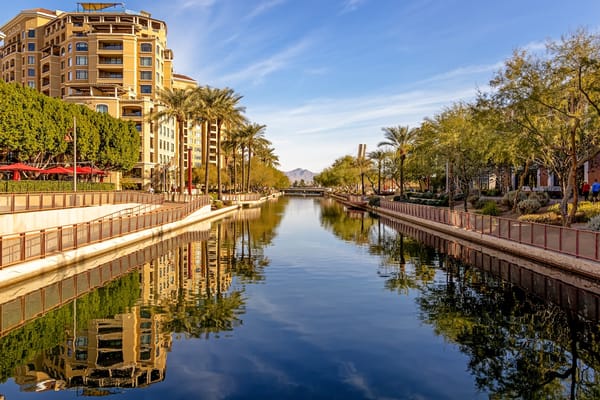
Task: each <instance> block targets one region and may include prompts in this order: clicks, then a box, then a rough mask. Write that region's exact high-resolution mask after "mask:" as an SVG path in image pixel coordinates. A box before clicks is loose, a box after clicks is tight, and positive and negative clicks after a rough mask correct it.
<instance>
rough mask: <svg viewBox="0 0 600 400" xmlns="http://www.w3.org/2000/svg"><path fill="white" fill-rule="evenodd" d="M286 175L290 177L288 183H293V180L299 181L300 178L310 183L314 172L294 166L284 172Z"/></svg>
mask: <svg viewBox="0 0 600 400" xmlns="http://www.w3.org/2000/svg"><path fill="white" fill-rule="evenodd" d="M284 174H286V175H287V177H288V178H289V179H290V183H291V184H292V185H293V184H294V182H298V183H300V181H301V180H304V183H306V184H312V181H313V178H314V177H315V175H317V174H315V173H314V172H311V171H309V170H307V169H302V168H296V169H293V170H291V171H287V172H284Z"/></svg>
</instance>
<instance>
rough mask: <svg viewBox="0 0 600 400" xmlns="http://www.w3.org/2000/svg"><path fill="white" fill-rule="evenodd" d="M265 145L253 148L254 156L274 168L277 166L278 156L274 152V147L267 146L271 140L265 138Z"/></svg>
mask: <svg viewBox="0 0 600 400" xmlns="http://www.w3.org/2000/svg"><path fill="white" fill-rule="evenodd" d="M265 144H266V146H261V147H258V148H256V149H254V157H256V158H258V159H259V160H260V161H261V162H262V163H263V164H265V165H266V166H269V167H273V168H276V167H278V166H279V156H278V155H277V154H275V149H274V148H272V147H269V146H270V144H271V142H270V141H269V140H267V139H265Z"/></svg>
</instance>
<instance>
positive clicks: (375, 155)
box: [367, 150, 386, 194]
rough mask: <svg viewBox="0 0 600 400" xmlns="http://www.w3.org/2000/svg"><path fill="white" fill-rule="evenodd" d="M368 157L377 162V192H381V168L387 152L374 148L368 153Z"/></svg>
mask: <svg viewBox="0 0 600 400" xmlns="http://www.w3.org/2000/svg"><path fill="white" fill-rule="evenodd" d="M367 157H369V158H370V159H371V160H372V161H375V162H376V163H377V194H381V170H382V169H383V161H384V160H385V158H386V152H385V151H383V150H373V151H371V152H369V153H368V154H367Z"/></svg>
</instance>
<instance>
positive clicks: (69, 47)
mask: <svg viewBox="0 0 600 400" xmlns="http://www.w3.org/2000/svg"><path fill="white" fill-rule="evenodd" d="M72 50H73V44H71V43H69V44H68V45H67V51H68V52H69V53H70V52H71V51H72Z"/></svg>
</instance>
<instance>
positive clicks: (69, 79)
mask: <svg viewBox="0 0 600 400" xmlns="http://www.w3.org/2000/svg"><path fill="white" fill-rule="evenodd" d="M67 80H68V81H72V80H73V75H72V74H71V71H69V72H68V73H67Z"/></svg>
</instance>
